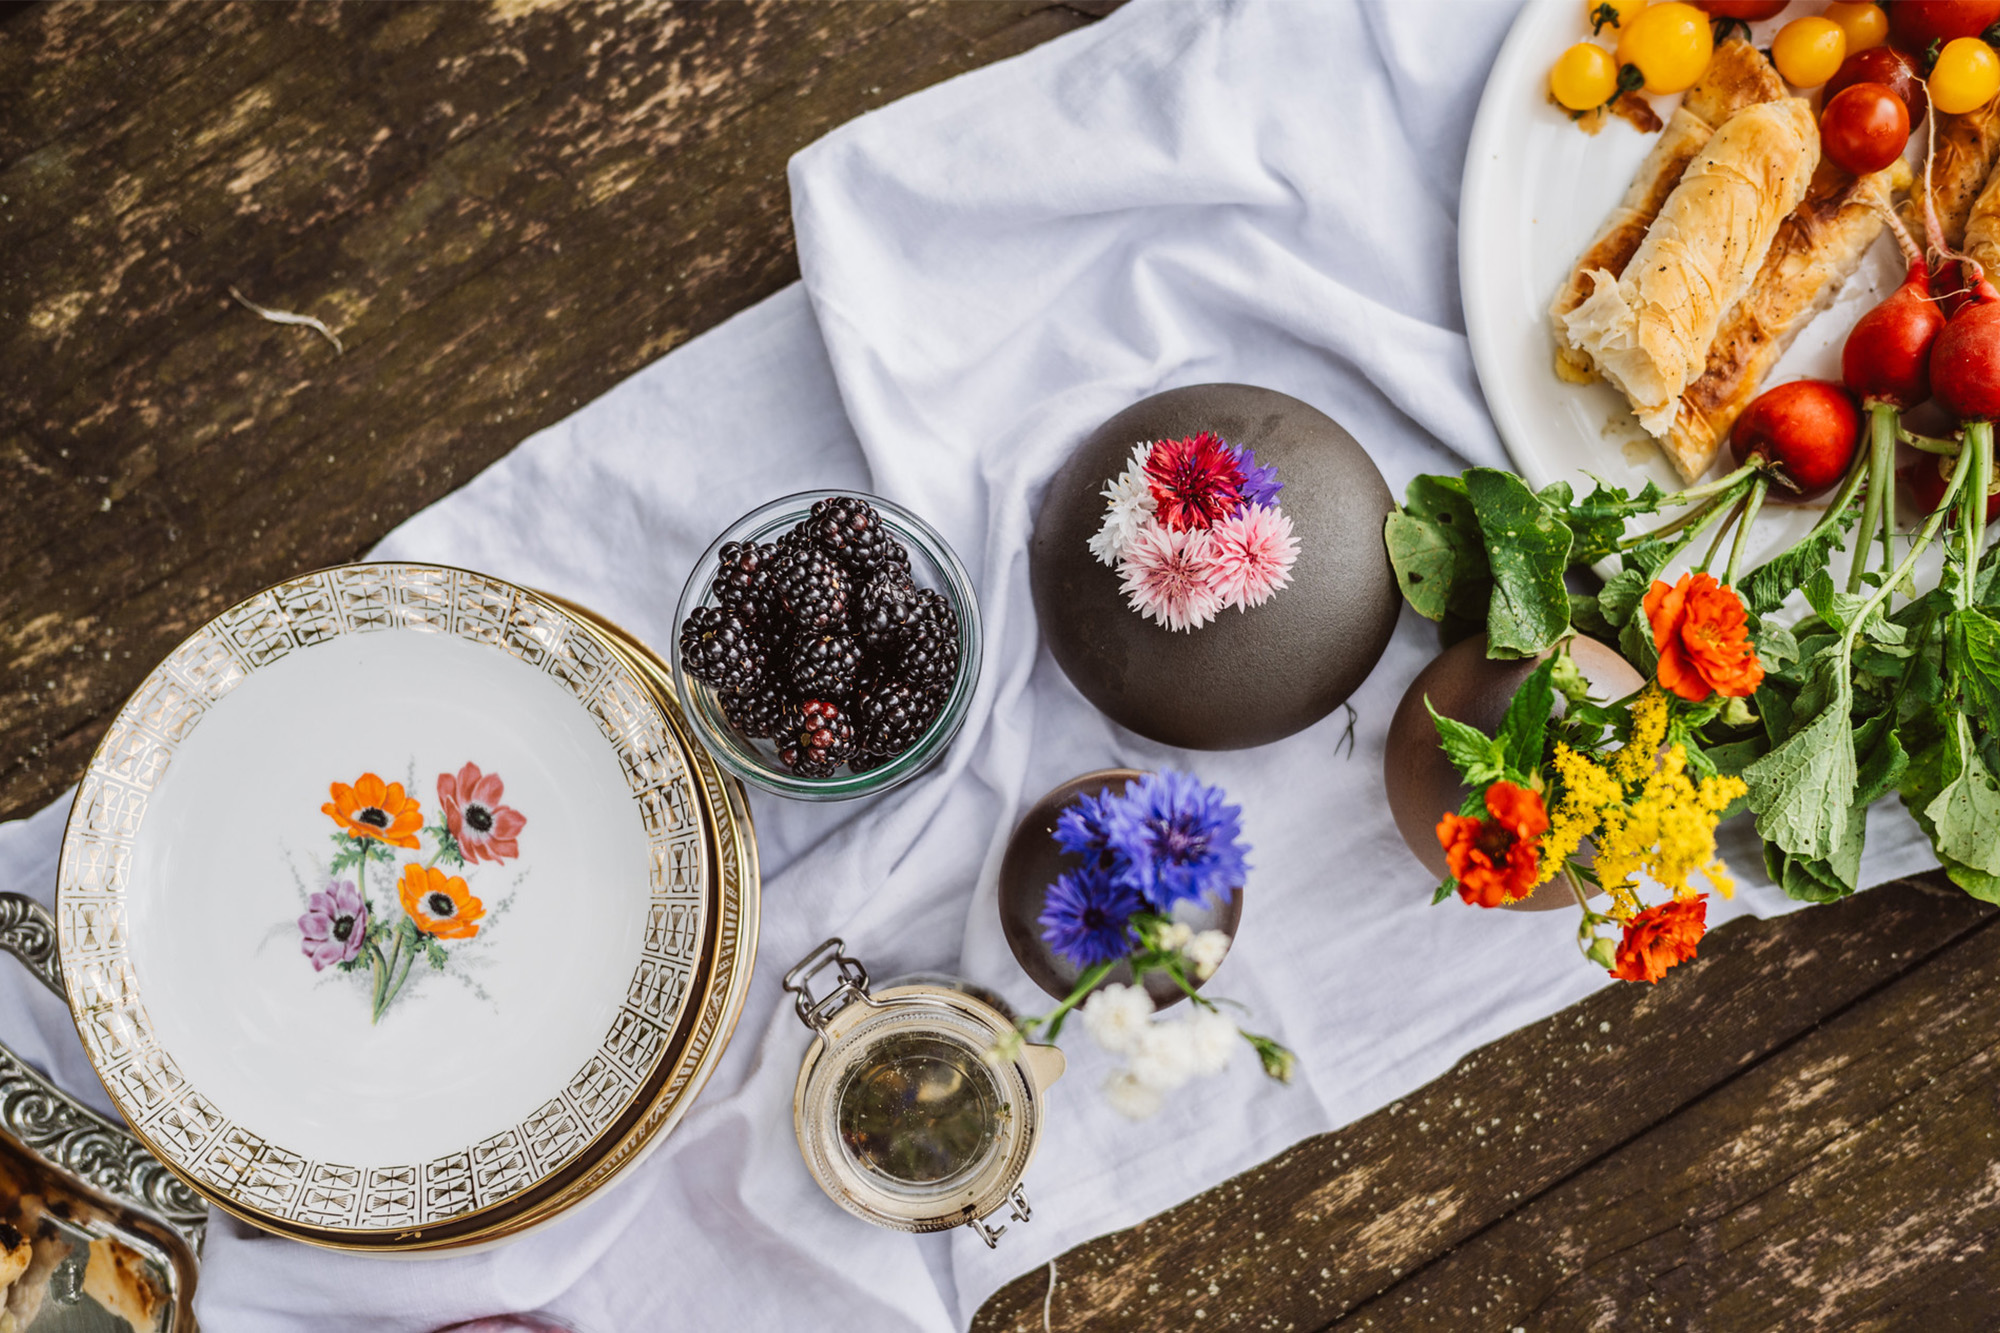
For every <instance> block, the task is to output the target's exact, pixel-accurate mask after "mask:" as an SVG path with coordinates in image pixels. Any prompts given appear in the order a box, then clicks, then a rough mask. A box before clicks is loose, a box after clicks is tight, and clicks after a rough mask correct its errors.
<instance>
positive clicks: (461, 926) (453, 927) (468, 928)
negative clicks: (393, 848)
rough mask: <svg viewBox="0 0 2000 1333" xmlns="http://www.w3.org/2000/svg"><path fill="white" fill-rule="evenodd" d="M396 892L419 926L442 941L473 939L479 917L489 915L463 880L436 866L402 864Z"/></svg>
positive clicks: (418, 927)
mask: <svg viewBox="0 0 2000 1333" xmlns="http://www.w3.org/2000/svg"><path fill="white" fill-rule="evenodd" d="M396 891H397V895H398V896H399V897H400V898H401V899H402V900H403V910H404V911H405V912H408V913H409V914H410V920H411V921H413V922H415V923H416V926H417V929H418V930H420V931H422V932H423V933H424V934H426V935H434V936H436V937H437V938H438V939H441V940H469V939H471V938H472V937H473V936H474V935H477V934H478V933H479V918H481V917H483V916H485V915H486V904H485V903H482V902H480V901H479V899H477V898H475V897H473V896H472V890H471V889H470V888H468V887H466V883H465V881H464V880H462V879H460V878H459V877H458V876H457V875H447V874H445V873H444V871H442V870H439V869H438V868H437V867H436V866H420V865H418V864H417V863H416V862H414V861H412V862H410V863H409V864H408V865H406V866H404V867H403V880H402V883H400V884H398V885H397V886H396Z"/></svg>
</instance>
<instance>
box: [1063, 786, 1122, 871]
mask: <svg viewBox="0 0 2000 1333" xmlns="http://www.w3.org/2000/svg"><path fill="white" fill-rule="evenodd" d="M1115 800H1116V798H1115V797H1113V796H1112V795H1111V789H1110V788H1109V787H1103V788H1100V789H1099V790H1098V793H1097V795H1095V796H1092V795H1091V794H1090V793H1088V792H1079V793H1078V794H1077V796H1076V797H1075V799H1073V800H1072V801H1071V802H1070V803H1069V804H1068V805H1066V806H1064V807H1063V808H1062V813H1061V814H1059V815H1057V816H1056V845H1057V846H1059V847H1061V848H1062V849H1063V850H1064V851H1066V852H1068V853H1069V854H1070V855H1071V856H1080V857H1082V858H1083V859H1084V860H1086V861H1088V862H1090V863H1091V864H1092V865H1095V864H1096V863H1097V859H1098V857H1099V855H1100V854H1101V853H1103V852H1105V851H1107V850H1108V849H1109V848H1110V812H1111V806H1112V804H1113V802H1114V801H1115Z"/></svg>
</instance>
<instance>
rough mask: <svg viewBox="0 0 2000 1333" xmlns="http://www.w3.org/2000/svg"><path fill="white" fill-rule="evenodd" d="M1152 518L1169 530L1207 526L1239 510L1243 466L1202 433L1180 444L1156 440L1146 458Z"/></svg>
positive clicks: (1179, 442) (1206, 432)
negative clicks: (1153, 510)
mask: <svg viewBox="0 0 2000 1333" xmlns="http://www.w3.org/2000/svg"><path fill="white" fill-rule="evenodd" d="M1146 482H1147V484H1148V485H1149V486H1150V487H1151V488H1152V491H1153V500H1154V503H1155V504H1156V505H1157V507H1158V512H1157V513H1156V514H1155V515H1154V516H1155V517H1156V518H1157V519H1158V520H1159V521H1160V524H1161V525H1162V526H1163V527H1166V528H1169V529H1172V530H1173V531H1175V532H1184V531H1186V530H1188V529H1190V528H1207V527H1209V526H1210V525H1211V524H1214V523H1216V522H1219V521H1220V520H1222V519H1225V518H1228V517H1229V516H1230V515H1231V514H1234V513H1235V512H1236V511H1237V510H1238V509H1240V508H1242V507H1243V464H1242V463H1240V462H1238V461H1237V458H1236V453H1235V451H1234V450H1232V449H1231V448H1230V447H1229V446H1228V445H1226V444H1224V443H1223V442H1222V441H1221V440H1220V439H1218V438H1216V436H1215V435H1213V434H1211V433H1210V432H1208V431H1203V432H1201V433H1200V434H1199V435H1193V436H1190V437H1189V438H1187V439H1185V440H1156V441H1154V443H1153V452H1152V453H1151V454H1149V455H1148V456H1147V458H1146Z"/></svg>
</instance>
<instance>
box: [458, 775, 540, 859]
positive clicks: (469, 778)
mask: <svg viewBox="0 0 2000 1333" xmlns="http://www.w3.org/2000/svg"><path fill="white" fill-rule="evenodd" d="M505 791H506V788H505V786H504V785H503V784H502V783H501V781H500V775H499V774H498V773H481V772H480V771H479V765H477V764H467V765H466V766H465V767H464V768H461V769H459V770H458V774H457V776H456V777H454V776H453V775H452V774H450V773H440V774H438V804H439V805H442V806H443V807H444V822H445V826H446V827H447V828H449V829H450V830H451V836H452V837H454V838H456V839H457V840H458V850H459V852H460V854H461V855H463V856H464V857H465V859H466V860H467V861H491V862H493V863H494V864H496V865H497V864H499V863H500V862H502V861H511V860H513V859H514V858H515V857H517V856H519V855H520V854H521V844H520V842H519V841H518V840H519V838H520V836H521V830H522V829H524V828H526V827H527V826H528V817H527V816H526V815H524V814H522V813H521V812H520V811H519V810H516V809H515V808H514V807H513V806H511V805H502V804H500V798H501V796H502V795H503V794H504V792H505Z"/></svg>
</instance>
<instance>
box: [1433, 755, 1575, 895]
mask: <svg viewBox="0 0 2000 1333" xmlns="http://www.w3.org/2000/svg"><path fill="white" fill-rule="evenodd" d="M1486 815H1487V817H1486V818H1485V819H1468V818H1466V817H1465V816H1463V815H1458V814H1447V815H1446V816H1445V817H1444V818H1443V819H1441V820H1439V821H1438V826H1437V835H1438V842H1439V843H1440V844H1441V845H1442V846H1443V847H1444V857H1445V860H1446V861H1447V862H1449V863H1450V865H1451V873H1452V875H1453V877H1455V878H1456V879H1457V880H1458V896H1459V897H1460V898H1463V899H1464V900H1465V901H1466V902H1468V903H1472V904H1474V905H1475V906H1479V907H1499V906H1500V905H1501V904H1503V903H1511V902H1515V901H1517V900H1519V899H1522V898H1525V897H1527V896H1528V895H1529V894H1530V893H1533V892H1534V889H1535V881H1536V879H1538V878H1539V877H1540V876H1539V871H1540V870H1541V852H1540V846H1539V842H1538V839H1540V838H1541V836H1542V835H1543V834H1544V833H1546V832H1548V831H1549V812H1548V810H1547V809H1546V808H1544V807H1543V805H1542V797H1541V793H1539V792H1534V791H1530V790H1528V789H1527V788H1526V787H1517V786H1515V785H1514V784H1513V783H1511V782H1496V783H1494V784H1493V785H1492V786H1491V787H1488V788H1487V789H1486Z"/></svg>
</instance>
